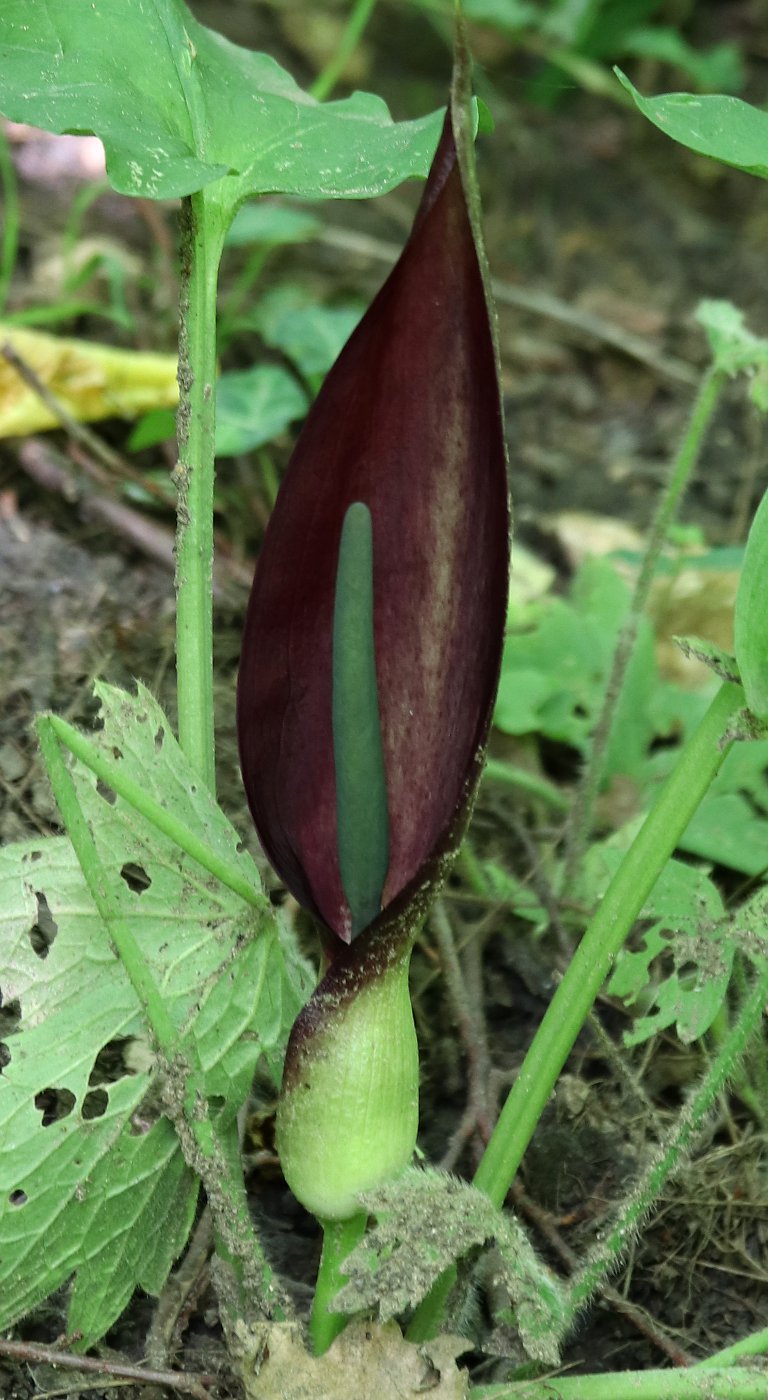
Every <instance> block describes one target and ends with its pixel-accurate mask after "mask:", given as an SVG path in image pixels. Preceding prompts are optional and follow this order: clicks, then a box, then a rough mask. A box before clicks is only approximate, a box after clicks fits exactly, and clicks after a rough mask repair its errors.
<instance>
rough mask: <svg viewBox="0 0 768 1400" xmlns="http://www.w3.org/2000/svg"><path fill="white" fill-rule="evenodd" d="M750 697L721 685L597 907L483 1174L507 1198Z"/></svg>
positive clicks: (479, 1178) (485, 1184)
mask: <svg viewBox="0 0 768 1400" xmlns="http://www.w3.org/2000/svg"><path fill="white" fill-rule="evenodd" d="M743 703H744V692H743V690H742V689H741V686H739V685H733V684H731V683H730V682H727V683H725V684H724V685H722V686H721V687H720V689H719V690H718V692H717V694H716V696H715V698H714V700H713V701H712V703H711V705H710V707H709V709H708V710H707V713H706V714H705V716H704V718H703V719H702V721H701V724H700V725H699V727H698V729H697V730H696V732H695V734H693V735H692V737H691V739H690V740H689V741H688V743H687V744H686V746H685V748H684V749H683V751H682V753H681V755H680V758H679V759H678V761H677V764H676V765H675V768H674V769H673V771H672V773H671V774H670V776H669V777H668V779H667V781H666V783H665V784H664V786H663V788H662V790H661V792H660V793H659V795H658V797H657V798H656V801H655V803H654V805H653V807H652V808H651V810H650V812H649V813H648V816H647V817H646V819H645V821H644V823H643V825H642V827H641V828H640V831H639V832H638V834H637V836H636V837H635V839H634V841H633V842H632V845H631V846H630V848H629V850H628V851H627V853H626V855H625V857H624V859H623V861H622V862H621V865H620V866H619V869H618V870H617V871H616V874H615V875H614V877H613V879H612V880H611V883H610V885H609V886H608V889H607V890H606V892H605V894H604V895H603V898H602V900H601V901H600V904H599V905H598V907H597V909H596V910H595V913H594V915H593V916H592V918H591V920H590V922H589V925H588V926H587V929H586V932H585V934H584V937H583V938H582V940H581V943H580V944H579V947H578V948H577V950H576V952H575V953H574V956H573V958H572V960H571V962H570V964H569V967H568V969H567V971H566V973H565V976H564V977H563V980H562V982H561V983H560V986H559V987H558V989H557V991H556V993H555V995H554V997H553V998H552V1002H551V1003H550V1006H549V1007H548V1009H547V1012H546V1014H545V1016H544V1019H543V1021H542V1023H541V1025H540V1027H539V1029H538V1031H537V1033H536V1035H535V1037H534V1040H533V1043H532V1045H531V1048H530V1050H529V1051H528V1054H527V1055H526V1057H525V1060H524V1062H523V1066H522V1068H521V1070H520V1073H519V1075H518V1077H517V1079H516V1081H515V1084H514V1086H513V1088H512V1090H511V1092H510V1094H509V1097H508V1098H507V1102H506V1103H505V1105H504V1108H503V1110H502V1112H501V1115H500V1117H499V1121H498V1123H497V1124H496V1127H495V1129H494V1132H493V1136H492V1137H491V1140H490V1142H489V1143H488V1146H487V1148H486V1150H485V1153H484V1155H483V1158H482V1160H481V1162H480V1165H479V1167H478V1169H477V1173H476V1175H475V1185H476V1186H478V1187H479V1188H480V1190H481V1191H485V1192H486V1194H487V1195H488V1196H490V1198H491V1200H492V1201H495V1202H496V1204H497V1205H499V1206H500V1205H501V1204H502V1203H503V1201H504V1198H505V1196H506V1194H507V1191H508V1190H509V1188H510V1186H511V1184H512V1181H513V1180H514V1177H515V1174H516V1172H517V1169H518V1167H519V1165H520V1162H521V1160H522V1157H523V1153H524V1152H525V1150H526V1148H527V1146H528V1143H529V1142H530V1140H531V1138H532V1137H533V1133H534V1131H535V1128H536V1124H537V1123H538V1120H539V1118H540V1116H541V1113H542V1111H543V1109H544V1106H545V1104H546V1102H547V1099H548V1098H549V1095H550V1094H551V1092H552V1089H553V1088H554V1086H555V1082H556V1080H557V1078H558V1075H559V1074H560V1071H561V1069H562V1068H563V1065H564V1064H565V1061H566V1060H567V1058H568V1056H569V1054H570V1052H571V1050H572V1049H573V1045H574V1043H575V1041H576V1037H577V1035H578V1034H579V1031H580V1030H581V1027H582V1025H583V1024H584V1021H585V1020H586V1017H587V1013H588V1012H589V1010H590V1008H591V1006H592V1003H593V1002H594V1000H595V997H596V996H597V994H598V992H599V991H600V988H601V987H602V985H603V982H604V981H605V979H606V977H607V975H608V973H609V971H610V968H611V964H612V962H613V960H614V958H615V957H616V955H617V953H618V952H619V950H620V948H621V947H622V945H623V943H624V941H625V939H626V937H627V935H628V934H629V932H630V930H631V929H632V926H633V924H634V922H635V920H636V918H637V917H638V915H639V913H640V911H641V909H642V907H643V905H644V904H645V901H646V899H647V898H648V895H649V894H650V893H651V890H652V889H653V887H654V885H655V883H656V881H657V879H658V877H659V875H660V874H661V872H662V870H663V869H664V866H665V865H666V863H667V861H668V860H669V858H670V856H671V855H672V852H673V851H674V849H675V847H676V845H677V843H678V841H679V840H680V837H681V836H682V835H683V832H684V831H685V829H686V827H687V826H688V823H689V822H690V820H691V818H692V817H693V815H694V813H695V811H696V809H697V808H698V806H699V803H700V802H701V800H702V798H703V797H704V795H705V793H706V792H707V790H708V788H709V787H710V784H711V783H712V781H713V779H714V778H715V776H716V774H717V772H718V770H719V768H720V766H721V764H722V762H723V759H724V758H725V755H726V753H727V752H728V749H729V748H730V743H729V742H728V740H727V739H726V738H725V734H726V730H727V726H728V722H729V721H730V720H731V719H732V718H733V716H734V715H735V714H736V712H737V711H738V709H739V708H740V707H741V706H742V705H743Z"/></svg>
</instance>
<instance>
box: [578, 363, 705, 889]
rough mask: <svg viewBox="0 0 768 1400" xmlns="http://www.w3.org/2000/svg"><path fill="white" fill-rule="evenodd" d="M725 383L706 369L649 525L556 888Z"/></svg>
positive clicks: (590, 804) (595, 785)
mask: <svg viewBox="0 0 768 1400" xmlns="http://www.w3.org/2000/svg"><path fill="white" fill-rule="evenodd" d="M725 379H726V376H725V374H724V372H723V371H722V370H721V369H717V368H716V367H713V368H711V369H709V370H708V371H707V373H706V374H705V375H704V378H703V379H702V381H701V384H700V385H699V391H698V393H697V395H696V398H695V400H694V405H693V409H692V411H691V416H690V419H689V422H688V427H687V428H686V430H685V433H684V435H683V440H682V442H681V443H680V447H679V449H678V451H677V453H676V455H675V457H674V459H673V461H672V468H671V472H670V476H669V481H668V482H667V485H666V487H665V489H664V493H663V495H662V498H661V501H660V502H659V507H658V510H657V512H656V516H655V519H654V521H653V525H652V526H651V531H650V535H649V537H648V543H647V545H646V548H645V554H644V555H643V562H642V564H641V565H640V571H639V573H638V575H637V579H636V581H635V586H634V589H633V592H632V598H631V601H630V605H629V611H628V613H627V616H626V618H625V620H624V623H623V626H622V628H621V631H620V633H619V637H618V641H617V643H616V650H615V652H614V655H613V661H612V664H611V671H610V675H609V677H608V681H607V684H606V688H605V696H604V699H603V704H602V708H601V710H600V715H599V717H598V720H597V724H596V726H595V732H594V735H593V738H592V744H591V747H590V752H589V758H588V760H587V763H586V766H585V768H584V771H583V773H582V777H581V782H580V784H579V789H578V792H577V794H576V799H575V801H574V804H573V810H572V813H571V816H570V819H569V822H568V839H567V843H566V852H565V860H564V862H563V873H562V883H561V888H562V889H564V890H572V889H573V886H574V883H575V881H576V877H577V875H578V871H579V866H580V864H581V859H582V854H583V851H584V846H585V843H586V841H587V839H588V837H589V832H590V830H591V826H592V814H593V811H594V805H595V800H596V798H597V793H598V789H599V787H600V779H601V777H602V771H603V761H604V758H605V753H606V749H607V747H608V744H609V742H610V738H611V732H612V729H613V722H614V719H615V717H616V709H617V706H618V703H619V697H620V695H621V688H622V685H623V683H624V677H625V675H626V671H627V666H628V665H629V661H630V659H631V656H632V652H633V650H634V646H635V641H636V639H637V631H638V628H639V626H640V619H641V618H642V615H643V612H644V611H645V606H646V603H647V602H648V595H649V593H650V590H651V584H652V583H653V576H654V574H655V572H656V566H657V564H658V562H659V555H660V554H661V551H662V549H663V548H664V544H665V541H666V538H667V535H668V533H669V527H670V525H671V524H672V521H673V519H674V517H675V513H676V511H677V508H678V506H679V504H680V499H681V497H682V494H683V491H684V490H685V488H686V486H687V484H688V481H689V479H690V476H691V472H692V471H693V468H694V467H695V465H696V461H697V458H698V455H699V451H700V449H701V444H702V442H703V440H704V435H705V433H706V431H707V428H708V427H709V424H710V422H711V420H712V415H713V414H714V412H715V409H716V408H717V404H718V400H719V398H720V394H721V393H722V390H723V386H724V384H725Z"/></svg>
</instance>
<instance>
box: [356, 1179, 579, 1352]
mask: <svg viewBox="0 0 768 1400" xmlns="http://www.w3.org/2000/svg"><path fill="white" fill-rule="evenodd" d="M361 1200H362V1202H363V1204H364V1205H365V1206H366V1207H367V1208H368V1210H369V1211H370V1212H371V1214H372V1215H374V1216H375V1217H376V1224H375V1226H374V1227H373V1229H372V1230H370V1231H369V1232H368V1233H367V1234H366V1236H365V1238H364V1240H363V1241H362V1243H361V1244H359V1245H358V1246H357V1248H356V1249H355V1250H353V1252H352V1254H351V1255H350V1256H349V1258H348V1259H347V1260H346V1262H345V1264H344V1274H345V1275H346V1276H347V1277H348V1279H349V1282H348V1283H347V1284H345V1286H344V1288H342V1290H341V1292H340V1293H339V1294H338V1296H337V1299H336V1306H337V1307H338V1308H339V1310H340V1311H342V1312H346V1311H349V1312H355V1313H357V1312H360V1311H361V1309H363V1308H370V1309H378V1312H379V1316H380V1317H381V1319H382V1320H383V1321H385V1320H386V1319H388V1318H391V1317H394V1316H395V1314H396V1313H399V1312H404V1311H405V1310H406V1309H407V1308H408V1307H412V1306H414V1305H415V1304H417V1303H418V1302H420V1300H421V1299H422V1298H423V1297H425V1296H426V1294H427V1293H428V1292H429V1289H430V1288H431V1287H432V1284H433V1283H435V1282H436V1280H437V1279H438V1278H439V1277H440V1275H441V1274H442V1273H443V1271H444V1270H445V1269H448V1268H450V1266H451V1265H452V1264H454V1263H455V1262H456V1260H457V1259H460V1258H461V1257H462V1255H465V1254H467V1253H468V1252H469V1251H470V1250H471V1249H473V1248H475V1247H476V1246H478V1245H482V1244H485V1242H486V1241H487V1240H491V1239H492V1240H494V1242H495V1244H496V1247H497V1250H498V1253H499V1256H500V1267H499V1270H498V1274H499V1276H498V1278H497V1283H498V1284H499V1285H502V1286H503V1288H505V1289H506V1290H507V1292H508V1295H509V1298H510V1299H511V1302H512V1303H513V1305H514V1323H515V1325H516V1327H517V1329H518V1332H519V1334H520V1339H521V1341H522V1343H523V1346H524V1347H525V1350H526V1352H527V1354H528V1355H529V1356H530V1357H532V1358H534V1359H536V1360H537V1361H543V1362H546V1363H547V1364H549V1365H555V1366H556V1365H557V1364H558V1361H559V1342H560V1339H561V1333H562V1330H563V1319H564V1302H563V1289H562V1284H561V1283H560V1280H559V1279H557V1278H556V1277H555V1275H554V1274H553V1273H552V1272H551V1270H550V1269H548V1268H547V1267H546V1265H545V1264H542V1262H541V1260H540V1259H539V1258H538V1256H537V1254H536V1252H535V1250H534V1249H533V1248H532V1246H531V1243H530V1241H529V1239H528V1236H527V1235H526V1233H525V1231H524V1230H523V1228H522V1226H521V1225H520V1224H519V1222H518V1221H517V1219H516V1218H515V1216H514V1215H502V1213H501V1211H499V1210H498V1209H497V1208H496V1206H495V1205H493V1203H492V1202H491V1201H489V1199H488V1197H487V1196H486V1195H485V1194H484V1193H483V1192H482V1191H478V1190H477V1188H476V1187H474V1186H470V1185H469V1184H468V1183H467V1182H464V1181H457V1180H456V1178H455V1177H451V1176H448V1175H447V1173H445V1172H438V1171H420V1170H417V1169H415V1168H410V1169H408V1170H407V1171H405V1172H403V1173H401V1175H400V1176H399V1177H397V1179H396V1180H395V1181H392V1182H389V1183H387V1185H386V1186H382V1187H380V1188H378V1189H377V1190H376V1191H370V1192H366V1193H365V1194H364V1195H362V1196H361ZM497 1297H498V1294H497ZM505 1320H508V1321H510V1322H511V1321H512V1318H511V1316H510V1317H509V1318H508V1319H505Z"/></svg>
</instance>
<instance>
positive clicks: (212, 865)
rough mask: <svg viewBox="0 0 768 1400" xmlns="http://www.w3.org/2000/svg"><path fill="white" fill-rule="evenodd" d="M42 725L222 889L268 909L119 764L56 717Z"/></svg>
mask: <svg viewBox="0 0 768 1400" xmlns="http://www.w3.org/2000/svg"><path fill="white" fill-rule="evenodd" d="M43 722H44V723H46V724H49V725H50V727H51V729H52V730H53V732H54V734H55V735H56V738H57V739H58V740H59V742H60V743H62V744H64V746H65V747H66V748H67V749H69V752H70V753H71V754H72V755H73V756H74V757H75V758H77V759H79V760H80V762H81V763H84V764H85V766H86V768H90V770H91V772H92V773H93V774H95V776H96V777H97V778H99V779H100V781H101V782H102V783H106V785H107V787H110V788H112V789H113V791H114V792H116V793H117V795H118V797H122V798H123V800H124V801H125V802H127V803H128V805H129V806H130V807H133V809H134V811H136V812H138V814H139V816H141V817H144V819H145V821H147V822H148V823H149V824H150V825H151V826H154V827H155V828H156V829H157V830H158V831H160V832H162V834H163V836H167V837H168V839H169V840H171V841H173V842H174V843H175V845H177V846H178V847H179V849H180V850H182V851H184V852H185V853H186V854H187V855H188V856H190V857H191V858H192V860H195V861H197V863H198V865H200V866H202V868H203V870H207V871H208V873H209V874H210V875H214V876H215V877H216V879H217V880H220V881H221V883H222V885H225V886H226V887H227V889H230V890H232V891H233V892H234V893H235V894H238V895H240V897H241V899H244V900H245V902H246V904H250V905H252V906H253V907H254V908H255V909H267V908H268V907H269V901H268V900H267V899H266V898H265V896H264V895H263V894H261V893H260V892H259V891H258V890H257V889H255V888H254V886H253V885H252V884H250V882H249V881H248V880H247V879H246V878H245V877H244V875H243V874H242V872H241V871H239V870H238V869H237V867H236V866H233V865H230V864H229V863H228V862H227V861H225V860H224V859H223V858H222V857H221V856H220V855H217V853H216V851H214V850H212V849H211V847H210V846H207V845H206V844H205V842H204V841H201V840H200V837H199V836H196V835H195V833H194V832H193V831H190V830H189V827H187V826H185V825H184V823H183V822H180V821H179V819H178V817H175V816H174V815H173V813H171V812H169V811H168V810H167V809H166V808H165V807H163V806H162V805H161V803H159V802H158V801H157V800H156V799H155V798H154V797H151V796H150V794H149V793H148V792H147V790H146V788H144V787H142V785H141V783H137V782H136V780H135V779H134V778H130V777H129V776H128V775H127V774H126V773H124V772H123V770H122V769H121V768H120V766H119V764H118V763H114V762H112V761H111V760H110V759H108V758H105V757H104V754H103V753H102V752H101V751H100V749H99V748H98V747H97V745H96V744H94V743H92V742H91V740H90V739H86V737H85V735H84V734H82V733H81V732H80V730H79V729H76V728H75V727H74V725H72V724H68V723H67V721H66V720H65V719H61V717H60V716H59V715H46V716H44V717H43ZM41 743H42V739H41Z"/></svg>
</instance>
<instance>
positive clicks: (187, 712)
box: [175, 190, 229, 792]
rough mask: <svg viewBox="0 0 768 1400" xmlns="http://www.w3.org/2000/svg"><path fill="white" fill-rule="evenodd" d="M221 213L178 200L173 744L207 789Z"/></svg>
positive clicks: (211, 779) (206, 201) (196, 199)
mask: <svg viewBox="0 0 768 1400" xmlns="http://www.w3.org/2000/svg"><path fill="white" fill-rule="evenodd" d="M228 222H229V211H228V210H227V211H225V210H223V209H222V208H220V207H219V206H218V205H217V204H216V203H215V202H214V201H213V200H212V199H211V198H210V197H209V196H208V194H207V192H206V191H205V190H201V191H199V192H198V193H197V194H193V195H191V196H190V197H189V198H187V199H185V200H184V201H183V205H182V225H181V227H182V238H181V326H180V332H179V413H178V440H179V461H178V465H177V467H176V471H175V477H176V485H177V488H178V506H177V531H176V595H177V596H176V671H177V680H176V685H177V696H178V711H179V721H178V722H179V743H180V744H181V747H182V749H183V750H184V753H185V754H186V755H187V758H188V759H189V760H190V762H191V763H192V765H193V767H194V768H195V769H196V771H197V772H198V773H199V775H200V777H201V779H202V781H203V782H205V783H206V785H207V786H208V787H209V788H210V790H211V792H213V791H214V790H215V772H214V758H215V750H214V727H213V598H212V587H211V584H212V576H213V482H214V447H215V428H216V282H217V276H218V270H219V262H220V260H221V250H222V247H223V242H224V234H225V232H226V228H227V224H228Z"/></svg>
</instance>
